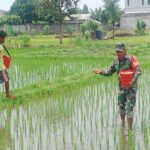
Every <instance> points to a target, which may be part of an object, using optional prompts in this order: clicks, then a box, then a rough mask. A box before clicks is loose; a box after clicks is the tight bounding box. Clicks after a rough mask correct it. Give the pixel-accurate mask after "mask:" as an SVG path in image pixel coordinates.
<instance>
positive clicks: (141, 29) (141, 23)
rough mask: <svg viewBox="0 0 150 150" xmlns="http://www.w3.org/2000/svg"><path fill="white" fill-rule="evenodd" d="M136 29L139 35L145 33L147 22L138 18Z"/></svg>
mask: <svg viewBox="0 0 150 150" xmlns="http://www.w3.org/2000/svg"><path fill="white" fill-rule="evenodd" d="M136 28H137V29H136V30H135V33H136V34H137V35H143V34H145V29H146V23H145V22H144V21H143V20H139V19H138V20H137V24H136Z"/></svg>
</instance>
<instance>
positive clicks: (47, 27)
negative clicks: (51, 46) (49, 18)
mask: <svg viewBox="0 0 150 150" xmlns="http://www.w3.org/2000/svg"><path fill="white" fill-rule="evenodd" d="M43 33H44V34H45V35H46V34H49V33H50V26H49V25H46V26H44V28H43Z"/></svg>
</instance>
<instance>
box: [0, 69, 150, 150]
mask: <svg viewBox="0 0 150 150" xmlns="http://www.w3.org/2000/svg"><path fill="white" fill-rule="evenodd" d="M147 73H148V72H144V73H143V75H142V78H141V79H140V82H139V89H138V94H137V102H136V108H135V115H134V118H135V119H134V126H133V131H132V132H131V133H130V134H127V133H128V132H127V125H126V129H124V130H122V129H121V126H120V118H119V113H118V107H117V91H118V88H117V85H116V84H113V83H114V82H113V81H110V82H107V83H105V82H102V83H97V84H95V85H91V86H86V87H84V88H79V89H78V90H76V91H74V92H68V93H64V94H62V95H58V96H57V97H50V98H47V99H43V100H41V101H39V100H38V102H36V101H34V102H31V103H29V104H27V105H19V106H15V107H14V106H13V107H11V106H10V107H9V108H6V109H4V110H1V112H0V145H1V147H0V148H1V149H12V150H33V149H34V150H63V149H64V150H75V149H76V150H99V149H102V150H105V149H106V150H117V149H118V150H149V149H150V101H149V99H150V94H149V89H150V85H149V84H147V83H148V81H149V80H150V79H149V77H147ZM108 80H110V79H109V78H108Z"/></svg>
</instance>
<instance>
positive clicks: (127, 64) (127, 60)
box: [102, 55, 141, 88]
mask: <svg viewBox="0 0 150 150" xmlns="http://www.w3.org/2000/svg"><path fill="white" fill-rule="evenodd" d="M125 69H132V67H131V56H128V55H126V56H125V57H124V59H122V60H119V59H118V58H115V59H114V61H113V63H112V65H111V66H110V68H109V69H107V70H104V72H103V73H102V75H103V76H111V75H113V74H114V73H115V72H117V74H118V73H119V71H120V70H125ZM140 74H141V69H140V66H137V67H136V68H135V75H134V78H133V80H132V82H133V87H137V80H138V78H139V76H140ZM119 87H120V88H121V81H120V78H119Z"/></svg>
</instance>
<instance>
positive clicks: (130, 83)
mask: <svg viewBox="0 0 150 150" xmlns="http://www.w3.org/2000/svg"><path fill="white" fill-rule="evenodd" d="M132 87H133V82H132V81H131V82H129V84H128V86H127V89H131V88H132Z"/></svg>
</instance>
